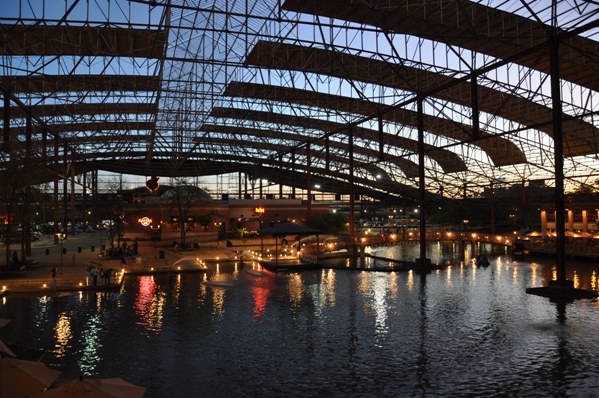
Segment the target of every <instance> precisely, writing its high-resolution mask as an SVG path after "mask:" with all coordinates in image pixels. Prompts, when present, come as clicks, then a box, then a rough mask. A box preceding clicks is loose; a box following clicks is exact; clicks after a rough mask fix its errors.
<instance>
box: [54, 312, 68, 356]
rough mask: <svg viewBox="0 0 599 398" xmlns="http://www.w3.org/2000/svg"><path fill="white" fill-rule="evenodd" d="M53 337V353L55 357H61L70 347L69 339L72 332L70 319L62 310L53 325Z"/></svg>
mask: <svg viewBox="0 0 599 398" xmlns="http://www.w3.org/2000/svg"><path fill="white" fill-rule="evenodd" d="M54 338H55V339H56V343H55V344H54V354H55V355H56V358H62V357H64V356H65V355H66V353H67V350H68V349H69V348H70V345H69V341H70V340H71V339H72V338H73V334H72V333H71V319H70V318H69V316H68V315H67V314H66V313H64V312H63V313H61V314H60V315H59V316H58V321H57V322H56V325H55V326H54Z"/></svg>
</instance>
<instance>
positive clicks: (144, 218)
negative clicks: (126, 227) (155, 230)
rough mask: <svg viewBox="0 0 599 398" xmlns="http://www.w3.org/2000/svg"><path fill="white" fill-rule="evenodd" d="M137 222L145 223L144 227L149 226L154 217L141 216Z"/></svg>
mask: <svg viewBox="0 0 599 398" xmlns="http://www.w3.org/2000/svg"><path fill="white" fill-rule="evenodd" d="M137 222H138V223H140V224H141V225H143V226H144V227H147V226H148V225H150V224H152V219H151V218H149V217H142V218H139V219H138V220H137Z"/></svg>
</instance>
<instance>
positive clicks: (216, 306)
mask: <svg viewBox="0 0 599 398" xmlns="http://www.w3.org/2000/svg"><path fill="white" fill-rule="evenodd" d="M225 290H226V289H211V291H212V315H213V318H217V317H220V316H222V314H223V312H224V305H225Z"/></svg>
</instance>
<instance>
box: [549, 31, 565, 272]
mask: <svg viewBox="0 0 599 398" xmlns="http://www.w3.org/2000/svg"><path fill="white" fill-rule="evenodd" d="M558 48H559V40H558V38H557V37H556V35H555V33H553V32H552V33H551V35H550V37H549V55H550V66H551V107H552V111H553V140H554V156H555V210H556V213H555V232H556V248H555V249H556V259H557V281H558V282H564V281H565V280H566V230H565V225H564V224H565V220H564V141H563V140H564V137H563V131H562V104H561V95H560V71H559V52H558Z"/></svg>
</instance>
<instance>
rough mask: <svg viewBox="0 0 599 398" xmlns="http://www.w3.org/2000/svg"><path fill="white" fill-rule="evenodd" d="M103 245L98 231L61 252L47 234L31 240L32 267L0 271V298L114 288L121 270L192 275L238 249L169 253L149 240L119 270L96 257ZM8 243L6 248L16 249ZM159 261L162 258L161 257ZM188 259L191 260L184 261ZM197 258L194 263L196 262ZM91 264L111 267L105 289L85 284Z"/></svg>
mask: <svg viewBox="0 0 599 398" xmlns="http://www.w3.org/2000/svg"><path fill="white" fill-rule="evenodd" d="M102 244H104V245H105V244H106V239H105V238H104V239H103V242H102V237H101V236H100V232H99V231H96V232H87V233H81V234H79V235H75V236H71V237H69V238H68V239H66V240H65V241H63V243H62V248H63V249H66V250H65V252H62V254H61V245H60V244H54V242H53V237H52V236H51V235H49V236H46V237H45V238H43V239H42V240H39V241H36V242H32V255H31V256H28V257H27V260H28V262H29V263H35V264H34V265H32V266H31V267H28V270H27V271H25V272H23V273H19V274H18V275H16V276H12V275H8V274H6V273H0V295H5V294H16V293H29V294H59V293H61V292H73V291H85V290H92V291H93V290H106V289H118V288H119V287H120V281H121V278H122V272H123V270H124V271H125V273H126V274H133V273H136V274H137V273H144V274H152V273H162V272H192V271H196V272H197V271H200V270H202V269H205V268H204V266H203V265H202V264H204V263H205V262H213V261H217V260H221V261H227V260H231V261H234V260H235V259H236V255H237V253H236V250H240V248H239V247H237V248H236V247H230V248H227V247H223V246H224V244H220V245H219V244H217V242H214V244H212V245H210V244H204V245H202V247H201V248H200V250H196V251H174V250H172V249H170V248H167V247H161V246H154V243H153V242H139V250H138V252H139V256H138V257H137V258H132V257H130V258H128V259H127V260H126V261H127V263H126V264H125V266H124V267H123V266H122V264H121V260H120V259H119V258H111V259H106V258H102V257H100V248H101V247H102ZM15 249H16V247H15V245H13V247H12V248H11V250H15ZM161 252H162V253H163V254H164V258H161V254H162V253H161ZM0 256H1V257H0V259H1V260H0V261H1V262H2V264H3V265H4V258H5V257H4V256H5V252H4V249H2V250H0ZM186 259H193V260H195V261H185V260H186ZM196 259H197V260H196ZM90 266H96V267H97V268H100V267H102V268H104V269H110V268H112V269H113V271H114V272H115V274H116V278H114V277H113V278H112V280H111V284H110V285H108V286H106V285H104V283H103V281H102V280H100V279H98V282H97V285H96V286H87V283H86V270H87V268H88V267H90ZM52 267H56V269H57V275H56V285H57V288H56V289H53V288H52V286H53V285H52V278H51V269H52Z"/></svg>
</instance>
